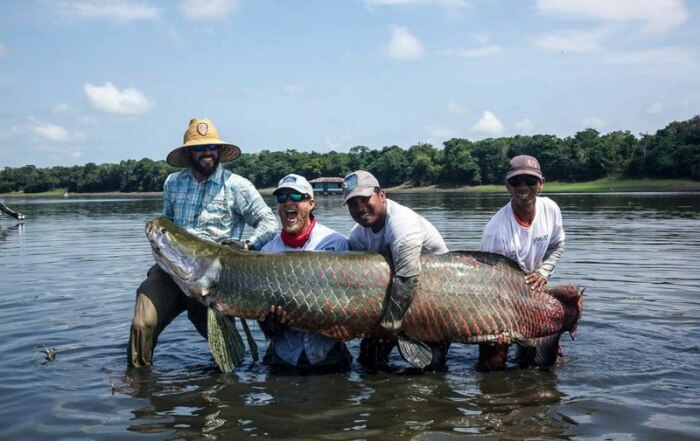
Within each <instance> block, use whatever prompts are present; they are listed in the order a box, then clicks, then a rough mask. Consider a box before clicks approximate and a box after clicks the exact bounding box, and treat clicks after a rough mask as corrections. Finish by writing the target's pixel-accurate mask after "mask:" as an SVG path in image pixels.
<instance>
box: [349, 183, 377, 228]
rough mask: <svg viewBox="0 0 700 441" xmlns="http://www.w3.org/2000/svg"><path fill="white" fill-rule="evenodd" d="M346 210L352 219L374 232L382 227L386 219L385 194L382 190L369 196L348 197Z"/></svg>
mask: <svg viewBox="0 0 700 441" xmlns="http://www.w3.org/2000/svg"><path fill="white" fill-rule="evenodd" d="M347 205H348V211H349V212H350V216H352V219H353V220H354V221H355V222H357V223H358V224H360V225H362V226H363V227H365V228H371V229H372V231H374V232H375V233H376V232H377V231H379V230H381V229H382V228H383V227H384V221H385V219H386V194H385V193H384V190H379V192H376V191H375V192H374V193H372V195H371V196H355V197H354V198H350V199H348V202H347Z"/></svg>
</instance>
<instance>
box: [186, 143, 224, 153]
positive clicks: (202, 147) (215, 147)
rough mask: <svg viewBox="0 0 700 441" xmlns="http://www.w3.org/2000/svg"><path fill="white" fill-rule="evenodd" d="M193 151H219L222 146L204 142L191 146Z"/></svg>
mask: <svg viewBox="0 0 700 441" xmlns="http://www.w3.org/2000/svg"><path fill="white" fill-rule="evenodd" d="M190 148H191V149H192V151H193V152H197V153H202V152H203V151H205V150H209V151H210V152H218V151H219V149H220V148H221V146H220V145H219V144H204V145H193V146H192V147H190Z"/></svg>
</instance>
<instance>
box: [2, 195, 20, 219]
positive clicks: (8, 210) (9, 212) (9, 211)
mask: <svg viewBox="0 0 700 441" xmlns="http://www.w3.org/2000/svg"><path fill="white" fill-rule="evenodd" d="M0 212H3V213H5V214H7V215H8V216H12V217H14V218H15V219H17V220H22V219H24V215H23V214H22V213H20V212H19V211H15V210H13V209H11V208H10V207H8V206H7V205H5V201H2V200H0Z"/></svg>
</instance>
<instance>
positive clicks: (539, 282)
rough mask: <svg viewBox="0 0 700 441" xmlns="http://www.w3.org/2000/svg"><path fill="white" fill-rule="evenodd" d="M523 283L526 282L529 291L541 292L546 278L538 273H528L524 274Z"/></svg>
mask: <svg viewBox="0 0 700 441" xmlns="http://www.w3.org/2000/svg"><path fill="white" fill-rule="evenodd" d="M525 283H527V285H528V286H529V287H530V290H531V291H538V292H542V291H543V290H544V285H546V284H547V279H545V278H544V277H542V275H540V273H529V274H526V275H525Z"/></svg>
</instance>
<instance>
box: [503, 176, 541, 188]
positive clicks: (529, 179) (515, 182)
mask: <svg viewBox="0 0 700 441" xmlns="http://www.w3.org/2000/svg"><path fill="white" fill-rule="evenodd" d="M539 181H540V180H539V179H537V178H536V177H534V176H529V175H525V176H513V177H512V178H510V179H508V184H509V185H510V186H511V187H520V184H522V183H523V182H524V183H525V185H527V186H528V187H533V186H534V185H535V184H537V183H538V182H539Z"/></svg>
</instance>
